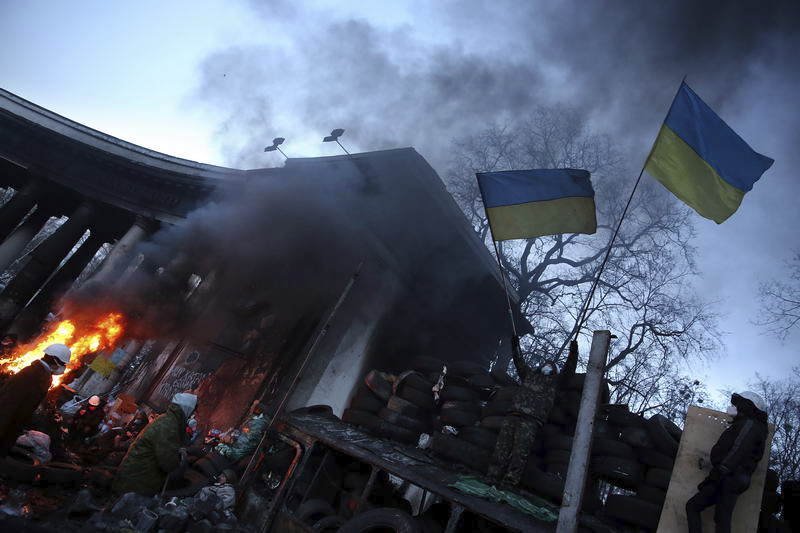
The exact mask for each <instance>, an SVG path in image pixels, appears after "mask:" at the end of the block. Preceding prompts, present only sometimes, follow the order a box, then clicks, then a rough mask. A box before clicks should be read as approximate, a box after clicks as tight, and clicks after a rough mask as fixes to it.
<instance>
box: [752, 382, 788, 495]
mask: <svg viewBox="0 0 800 533" xmlns="http://www.w3.org/2000/svg"><path fill="white" fill-rule="evenodd" d="M750 387H752V388H753V390H754V391H755V392H757V393H758V394H760V395H761V396H762V397H763V398H764V401H765V402H767V415H768V416H769V421H770V422H771V423H773V424H775V434H774V436H773V437H772V450H771V452H770V457H769V465H770V468H772V469H773V470H775V471H776V472H777V473H778V477H779V478H780V479H781V480H782V481H785V480H789V479H798V477H800V367H795V368H794V369H793V374H792V375H791V376H790V377H788V378H785V379H780V380H772V379H769V378H766V377H763V376H759V375H756V379H755V380H754V381H753V382H752V383H750Z"/></svg>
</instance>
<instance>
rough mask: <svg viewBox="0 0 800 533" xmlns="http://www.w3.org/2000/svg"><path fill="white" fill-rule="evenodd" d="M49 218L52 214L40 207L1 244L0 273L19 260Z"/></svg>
mask: <svg viewBox="0 0 800 533" xmlns="http://www.w3.org/2000/svg"><path fill="white" fill-rule="evenodd" d="M49 218H50V214H49V213H48V212H47V211H46V210H44V209H42V208H41V206H38V207H37V208H36V211H34V212H33V213H31V215H30V216H29V217H28V218H27V220H25V222H23V223H22V224H21V225H20V226H19V227H18V228H17V229H15V230H14V232H13V233H11V235H9V236H8V238H7V239H6V240H5V241H4V242H3V244H0V272H3V271H5V269H7V268H8V267H9V265H11V263H13V262H14V261H16V260H17V259H18V258H19V256H20V255H21V254H22V252H23V251H24V250H25V247H26V246H27V245H28V243H29V242H31V239H33V238H34V237H35V236H36V234H37V233H39V231H40V230H41V229H42V226H44V223H45V222H47V219H49Z"/></svg>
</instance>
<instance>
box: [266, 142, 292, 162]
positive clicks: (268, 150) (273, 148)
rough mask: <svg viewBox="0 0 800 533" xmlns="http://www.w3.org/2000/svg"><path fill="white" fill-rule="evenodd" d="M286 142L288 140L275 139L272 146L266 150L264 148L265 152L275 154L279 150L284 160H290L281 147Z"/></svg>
mask: <svg viewBox="0 0 800 533" xmlns="http://www.w3.org/2000/svg"><path fill="white" fill-rule="evenodd" d="M285 140H286V139H284V138H283V137H275V138H274V139H272V146H267V147H266V148H264V151H265V152H274V151H275V150H277V151H279V152H280V153H281V155H282V156H283V157H284V158H286V159H289V157H288V156H287V155H286V154H284V153H283V150H281V147H280V145H281V144H283V141H285Z"/></svg>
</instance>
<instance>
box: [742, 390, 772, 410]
mask: <svg viewBox="0 0 800 533" xmlns="http://www.w3.org/2000/svg"><path fill="white" fill-rule="evenodd" d="M734 396H739V397H740V398H744V399H745V400H750V401H751V402H753V405H755V406H756V409H758V410H759V411H763V412H765V413H766V412H767V403H766V402H765V401H764V398H762V397H761V396H760V395H759V394H757V393H755V392H753V391H749V390H748V391H744V392H738V393H734Z"/></svg>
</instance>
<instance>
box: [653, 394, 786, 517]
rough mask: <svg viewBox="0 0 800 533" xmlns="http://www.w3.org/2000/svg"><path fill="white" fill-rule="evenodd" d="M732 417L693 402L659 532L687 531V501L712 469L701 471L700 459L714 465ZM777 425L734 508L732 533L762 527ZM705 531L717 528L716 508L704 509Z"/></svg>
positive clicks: (772, 428) (768, 437)
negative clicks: (712, 459) (761, 514)
mask: <svg viewBox="0 0 800 533" xmlns="http://www.w3.org/2000/svg"><path fill="white" fill-rule="evenodd" d="M728 420H730V416H729V415H727V414H726V413H723V412H720V411H714V410H712V409H706V408H705V407H698V406H695V405H692V406H690V407H689V412H688V413H687V415H686V425H685V426H684V428H683V436H682V437H681V443H680V448H679V449H678V457H677V458H676V459H675V468H674V469H673V471H672V479H671V480H670V484H669V490H667V498H666V500H665V502H664V510H663V511H662V512H661V520H660V522H659V524H658V533H674V532H676V531H686V527H687V524H686V501H687V500H688V499H689V498H691V497H692V496H694V495H695V494H696V493H697V485H698V484H699V483H700V482H701V481H703V479H705V477H706V476H707V475H708V469H705V470H700V468H699V467H698V463H699V460H700V458H703V460H704V461H705V462H706V463H709V464H710V455H709V454H710V452H711V448H712V447H713V446H714V444H716V442H717V439H719V436H720V435H722V432H723V431H725V429H726V428H727V427H728ZM774 430H775V427H774V426H773V425H772V424H770V426H769V434H768V436H767V445H766V446H765V450H764V457H762V459H761V462H759V463H758V467H757V468H756V471H755V472H754V473H753V478H752V480H751V481H750V488H749V489H747V491H746V492H744V493H743V494H741V495H740V496H739V499H738V500H737V501H736V508H735V509H734V511H733V527H732V529H731V531H732V533H752V532H754V531H755V530H756V528H757V526H758V514H759V512H760V509H761V496H762V493H763V492H764V478H765V477H766V473H767V466H768V462H769V460H768V459H769V448H770V444H771V442H772V434H773V432H774ZM703 531H709V532H711V531H714V508H713V507H709V508H708V509H706V510H705V511H704V512H703Z"/></svg>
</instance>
